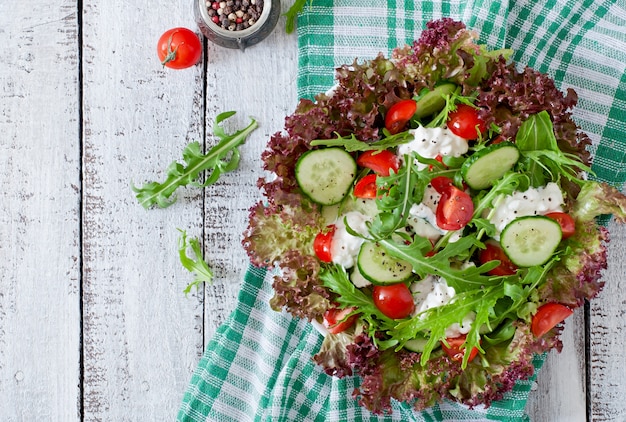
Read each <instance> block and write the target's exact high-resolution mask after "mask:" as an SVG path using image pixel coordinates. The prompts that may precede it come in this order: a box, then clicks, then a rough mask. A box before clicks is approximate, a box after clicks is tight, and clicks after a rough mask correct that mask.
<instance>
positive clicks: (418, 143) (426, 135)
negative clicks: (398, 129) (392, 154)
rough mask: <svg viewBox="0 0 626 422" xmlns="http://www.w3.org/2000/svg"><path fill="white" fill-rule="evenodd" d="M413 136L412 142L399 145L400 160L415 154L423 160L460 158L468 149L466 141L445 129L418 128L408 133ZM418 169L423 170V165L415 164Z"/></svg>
mask: <svg viewBox="0 0 626 422" xmlns="http://www.w3.org/2000/svg"><path fill="white" fill-rule="evenodd" d="M409 133H410V134H412V135H413V138H414V139H413V141H411V142H409V143H406V144H403V145H400V146H399V147H398V155H399V156H400V158H402V157H403V156H404V155H405V154H410V153H412V152H416V153H417V154H418V155H420V156H422V157H424V158H436V157H437V156H438V155H439V156H442V157H446V156H450V157H460V156H461V155H463V154H465V153H466V152H467V150H468V149H469V146H468V144H467V140H466V139H464V138H461V137H460V136H457V135H455V134H454V133H452V132H451V131H450V130H449V129H448V128H447V127H434V128H427V127H424V126H419V127H417V128H416V129H411V130H410V131H409ZM417 165H418V167H420V168H425V167H427V166H426V165H425V164H421V163H417Z"/></svg>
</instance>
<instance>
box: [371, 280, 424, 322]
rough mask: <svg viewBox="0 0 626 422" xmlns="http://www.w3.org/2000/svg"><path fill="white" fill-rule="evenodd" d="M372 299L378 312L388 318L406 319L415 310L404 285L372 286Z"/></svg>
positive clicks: (409, 292) (407, 289)
mask: <svg viewBox="0 0 626 422" xmlns="http://www.w3.org/2000/svg"><path fill="white" fill-rule="evenodd" d="M372 298H373V299H374V304H375V305H376V307H377V308H378V309H379V310H380V312H382V313H383V314H385V315H386V316H388V317H389V318H393V319H400V318H406V317H408V316H409V315H411V313H412V312H413V310H414V309H415V303H413V295H412V294H411V291H410V290H409V288H408V287H407V286H406V284H404V283H397V284H388V285H384V286H374V289H373V291H372Z"/></svg>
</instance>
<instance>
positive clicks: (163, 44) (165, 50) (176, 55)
mask: <svg viewBox="0 0 626 422" xmlns="http://www.w3.org/2000/svg"><path fill="white" fill-rule="evenodd" d="M157 53H158V56H159V60H161V64H162V65H163V66H167V67H169V68H172V69H184V68H186V67H191V66H193V65H195V64H196V63H198V62H199V61H200V58H201V57H202V43H201V42H200V39H199V38H198V36H197V35H196V34H195V33H194V32H193V31H191V30H190V29H187V28H172V29H170V30H168V31H165V32H164V33H163V35H161V38H159V42H158V44H157Z"/></svg>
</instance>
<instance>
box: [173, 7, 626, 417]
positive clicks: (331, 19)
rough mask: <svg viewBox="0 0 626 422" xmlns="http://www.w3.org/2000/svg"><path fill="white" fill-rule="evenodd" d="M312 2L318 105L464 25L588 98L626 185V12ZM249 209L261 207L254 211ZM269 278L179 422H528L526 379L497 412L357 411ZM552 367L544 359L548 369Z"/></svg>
mask: <svg viewBox="0 0 626 422" xmlns="http://www.w3.org/2000/svg"><path fill="white" fill-rule="evenodd" d="M364 3H365V2H363V1H357V0H337V1H330V0H313V1H312V5H311V6H308V7H307V8H306V9H305V11H304V12H303V14H302V15H301V16H300V17H299V19H298V39H299V74H298V94H299V96H300V97H303V98H313V96H314V95H315V94H317V93H319V92H324V91H326V90H327V89H328V88H329V87H330V86H332V85H333V84H334V79H333V75H334V68H335V67H337V66H339V65H341V64H346V63H347V64H349V63H352V62H353V61H354V59H355V58H358V59H359V60H360V61H362V60H367V59H370V58H374V57H375V56H376V55H377V54H378V52H383V53H384V54H385V55H386V56H389V54H390V51H391V49H393V48H394V47H396V46H398V45H402V44H404V43H406V42H411V41H412V40H413V39H415V38H417V37H418V36H419V33H420V32H421V30H422V29H423V27H424V26H425V23H426V22H427V21H429V20H432V19H437V18H440V17H446V16H447V17H451V18H453V19H456V20H461V21H463V22H464V23H466V25H467V26H468V27H470V28H473V29H475V30H476V31H478V33H479V34H480V42H482V43H484V44H487V45H489V46H490V47H492V48H512V49H514V50H515V56H514V60H516V61H518V62H519V63H521V64H524V65H529V66H531V67H533V68H535V69H537V70H539V71H541V72H545V73H548V74H549V75H550V76H552V77H553V78H554V79H555V80H556V82H557V85H558V86H559V87H560V88H562V89H565V88H567V87H572V88H574V89H575V90H576V91H577V92H578V94H579V104H578V108H577V109H576V110H575V112H574V118H575V120H576V121H577V122H578V123H579V124H580V125H581V126H582V128H583V129H584V130H585V131H586V132H587V133H588V134H589V135H590V137H591V139H592V141H593V145H592V152H593V153H594V155H595V159H594V165H593V169H594V170H595V172H596V177H597V178H599V179H601V180H604V181H608V182H610V183H612V184H614V185H615V186H617V187H620V188H621V187H622V186H623V184H624V182H625V180H626V166H625V165H624V163H625V162H626V142H624V127H625V125H626V123H625V121H626V72H625V69H626V32H625V31H624V28H626V6H625V5H624V2H623V1H622V2H615V1H611V0H588V1H587V0H585V1H580V0H577V1H572V0H560V1H554V0H552V1H543V2H536V1H534V0H525V1H517V2H516V1H513V0H510V1H506V0H501V1H488V0H484V1H482V0H475V1H472V0H462V1H440V2H429V1H420V2H415V1H408V0H407V1H401V0H397V1H391V0H390V1H387V2H386V3H385V2H367V6H363V4H364ZM251 205H252V204H251ZM271 282H272V275H271V274H270V273H267V272H266V271H264V270H260V269H257V268H254V267H250V269H249V270H248V272H247V274H246V276H245V279H244V281H243V283H242V289H241V292H240V295H239V303H238V306H237V308H236V309H235V311H234V312H233V313H232V314H231V315H230V316H229V318H228V319H227V321H226V322H225V323H224V324H223V325H222V326H221V327H220V328H219V329H218V331H217V333H216V335H215V337H214V338H213V339H212V340H211V341H210V343H209V344H208V346H207V349H206V352H205V354H204V356H203V357H202V359H201V361H200V363H199V365H198V368H197V370H196V371H195V373H194V375H193V378H192V380H191V382H190V385H189V387H188V389H187V391H186V393H185V396H184V399H183V403H182V406H181V408H180V411H179V414H178V420H179V421H220V422H221V421H240V422H243V421H273V422H280V421H289V422H295V421H325V422H331V421H470V420H471V421H484V420H500V421H510V422H515V421H525V420H528V418H527V416H526V415H525V413H524V408H525V405H526V399H527V397H528V393H529V391H530V387H531V385H532V381H533V380H532V379H531V380H527V381H520V382H518V383H517V385H516V386H515V388H514V389H513V391H512V392H510V393H509V394H507V395H506V396H505V397H504V399H503V400H501V401H499V402H495V403H493V404H492V406H491V407H489V408H488V409H484V408H480V407H479V408H475V409H473V410H469V409H467V408H466V407H463V406H460V405H457V404H455V403H451V402H445V403H443V404H441V405H437V406H434V407H433V408H430V409H428V410H425V411H422V412H414V411H413V410H412V409H411V407H410V406H409V405H406V404H401V403H397V402H394V403H393V413H391V414H388V415H384V416H376V415H372V414H371V413H369V412H368V411H367V410H365V409H363V408H361V407H359V405H358V404H357V402H356V401H355V400H354V399H352V391H353V390H354V388H355V387H356V386H358V385H359V379H358V377H347V378H344V379H336V378H333V377H329V376H327V375H326V374H324V373H323V372H322V371H321V370H320V369H319V368H318V367H317V366H316V365H315V364H314V362H313V361H312V359H311V358H312V356H313V355H314V354H316V353H317V351H318V349H319V348H320V346H321V344H322V337H321V336H320V335H319V334H318V333H317V331H315V330H314V328H313V327H312V326H311V325H310V324H309V323H308V322H307V321H303V320H298V319H294V318H292V317H291V316H290V315H288V314H287V313H285V312H283V313H278V312H274V311H272V310H271V309H270V307H269V300H270V298H271V297H272V295H273V293H272V287H271ZM542 362H543V360H542V358H541V357H538V358H537V359H536V361H535V366H536V368H539V367H540V366H541V364H542Z"/></svg>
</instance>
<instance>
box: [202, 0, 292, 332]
mask: <svg viewBox="0 0 626 422" xmlns="http://www.w3.org/2000/svg"><path fill="white" fill-rule="evenodd" d="M289 4H290V2H285V5H284V7H283V8H286V7H288V5H289ZM285 10H286V9H285ZM296 69H297V37H296V36H295V34H292V35H288V34H286V33H285V28H284V18H282V17H281V18H280V19H279V22H278V25H277V27H276V29H275V30H274V32H273V33H272V34H270V35H269V36H268V37H267V38H266V39H265V40H264V41H263V42H261V43H260V44H257V45H254V46H252V47H249V48H247V49H246V50H245V51H239V50H232V49H226V48H223V47H220V46H217V45H214V44H209V45H208V53H207V88H206V91H207V92H206V104H207V113H206V119H207V121H206V124H207V146H210V145H212V144H214V143H215V142H216V140H215V139H214V138H213V137H212V130H211V126H212V124H213V120H214V119H215V116H216V115H217V114H219V113H220V112H222V111H225V110H235V111H237V114H236V115H235V116H233V117H232V118H231V119H229V121H227V122H225V127H227V128H228V127H231V128H233V129H232V130H235V129H236V128H242V127H244V126H245V125H247V124H248V122H249V118H250V117H252V118H254V119H256V120H257V121H258V123H259V127H258V128H257V129H256V130H255V131H254V132H253V133H252V134H251V136H250V137H249V139H248V141H247V142H246V144H245V145H244V146H243V147H242V148H241V164H240V167H239V169H238V170H237V171H236V172H234V173H229V174H225V175H224V176H223V177H222V178H221V179H220V180H219V181H218V182H217V183H216V184H215V185H213V186H210V187H209V188H207V189H206V192H205V195H206V199H205V210H206V212H205V230H206V245H207V251H206V254H207V260H208V261H210V262H211V263H212V265H213V266H214V267H215V269H216V276H217V280H216V283H215V284H214V285H213V286H207V288H206V297H205V315H206V325H205V338H206V339H207V340H208V339H210V338H211V337H212V335H213V333H214V332H215V330H216V328H217V327H218V326H219V325H220V324H221V323H222V322H223V320H224V319H225V318H226V317H227V316H228V315H229V314H230V312H231V311H232V310H233V309H234V306H235V299H236V298H237V294H238V291H239V286H240V283H241V282H242V280H243V275H244V273H245V271H246V270H247V268H248V265H249V260H248V257H247V255H246V253H245V251H244V249H243V247H242V246H241V239H242V233H243V231H244V229H245V228H246V227H247V219H248V210H249V208H250V207H252V205H254V204H255V203H256V202H258V201H259V200H261V199H262V198H261V193H260V192H259V190H258V188H257V184H256V183H257V180H258V178H259V177H261V176H262V175H263V170H262V168H261V164H262V163H261V160H260V157H261V152H262V151H263V150H264V149H265V146H266V144H267V142H268V140H269V138H270V136H271V135H272V134H274V133H275V132H277V131H280V130H282V128H283V126H284V119H285V117H286V116H287V115H288V114H291V113H292V112H293V110H294V109H295V107H296V104H297V99H296ZM226 124H227V125H226Z"/></svg>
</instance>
